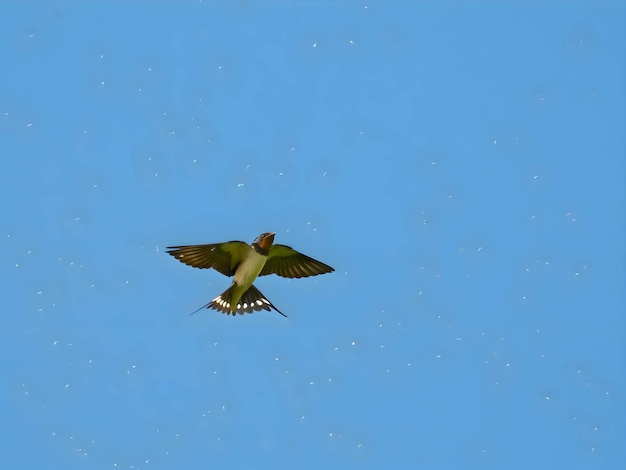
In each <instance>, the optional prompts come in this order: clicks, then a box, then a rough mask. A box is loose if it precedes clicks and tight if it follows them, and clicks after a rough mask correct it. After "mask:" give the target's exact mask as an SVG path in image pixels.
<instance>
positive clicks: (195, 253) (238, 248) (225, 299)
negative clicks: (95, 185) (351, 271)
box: [167, 232, 334, 317]
mask: <svg viewBox="0 0 626 470" xmlns="http://www.w3.org/2000/svg"><path fill="white" fill-rule="evenodd" d="M274 235H276V233H275V232H266V233H262V234H261V235H259V236H258V237H256V239H255V240H254V241H253V242H252V244H251V245H248V244H247V243H245V242H240V241H230V242H225V243H214V244H210V245H186V246H168V247H167V253H169V254H170V255H172V256H173V257H174V258H176V259H177V260H178V261H180V262H181V263H185V264H187V265H189V266H193V267H194V268H202V269H209V268H213V269H215V270H216V271H219V272H220V273H222V274H224V275H225V276H229V277H230V276H234V279H233V283H232V285H231V286H230V287H229V288H228V289H226V290H225V291H224V292H222V293H221V294H220V295H218V296H217V297H215V298H214V299H213V300H211V301H210V302H209V303H208V304H206V305H203V306H202V307H200V308H199V309H198V310H196V311H195V312H193V313H196V312H197V311H199V310H202V309H203V308H212V309H215V310H217V311H218V312H222V313H225V314H226V315H233V316H235V314H239V315H243V314H244V313H252V312H255V311H256V312H258V311H261V310H267V311H271V309H274V310H276V311H277V312H278V313H280V314H281V315H282V316H284V317H286V316H287V315H285V314H284V313H283V312H281V311H280V310H278V309H277V308H276V306H275V305H274V304H272V302H270V301H269V300H267V298H266V297H265V296H264V295H263V294H261V292H260V291H259V289H257V288H256V287H254V286H253V285H252V283H253V282H254V280H255V279H256V278H257V276H266V275H268V274H277V275H279V276H282V277H290V278H294V277H296V278H299V277H308V276H317V275H318V274H325V273H330V272H333V271H334V269H333V268H331V267H330V266H328V265H327V264H324V263H322V262H321V261H317V260H315V259H313V258H310V257H308V256H306V255H303V254H302V253H299V252H297V251H296V250H294V249H293V248H291V247H289V246H285V245H274Z"/></svg>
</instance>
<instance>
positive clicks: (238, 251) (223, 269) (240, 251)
mask: <svg viewBox="0 0 626 470" xmlns="http://www.w3.org/2000/svg"><path fill="white" fill-rule="evenodd" d="M250 249H251V248H250V245H248V244H247V243H244V242H240V241H232V242H226V243H214V244H211V245H184V246H168V247H167V253H169V254H170V255H172V256H173V257H174V258H176V259H177V260H178V261H180V262H181V263H185V264H187V265H189V266H193V267H194V268H200V269H209V268H213V269H215V270H216V271H218V272H220V273H222V274H224V275H225V276H232V275H234V274H235V269H236V268H237V265H238V264H239V263H240V262H241V260H242V259H243V257H244V255H245V254H246V251H247V250H250Z"/></svg>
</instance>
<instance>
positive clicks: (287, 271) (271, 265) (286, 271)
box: [259, 245, 334, 277]
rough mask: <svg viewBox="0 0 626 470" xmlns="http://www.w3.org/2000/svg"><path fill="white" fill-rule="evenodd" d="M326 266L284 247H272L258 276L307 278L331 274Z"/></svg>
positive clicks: (330, 270)
mask: <svg viewBox="0 0 626 470" xmlns="http://www.w3.org/2000/svg"><path fill="white" fill-rule="evenodd" d="M333 271H334V269H333V268H331V267H330V266H328V265H327V264H324V263H322V262H321V261H317V260H315V259H313V258H311V257H309V256H307V255H303V254H302V253H299V252H297V251H296V250H294V249H293V248H291V247H289V246H285V245H272V248H270V253H269V255H268V257H267V261H266V262H265V266H263V269H262V270H261V272H260V273H259V276H266V275H268V274H278V275H279V276H282V277H308V276H317V275H318V274H325V273H330V272H333Z"/></svg>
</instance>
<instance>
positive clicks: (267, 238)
mask: <svg viewBox="0 0 626 470" xmlns="http://www.w3.org/2000/svg"><path fill="white" fill-rule="evenodd" d="M274 235H276V232H265V233H262V234H261V235H259V236H258V237H256V238H255V239H254V241H253V242H252V245H257V246H258V247H259V248H260V249H261V250H262V251H269V249H270V248H271V247H272V243H274Z"/></svg>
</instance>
